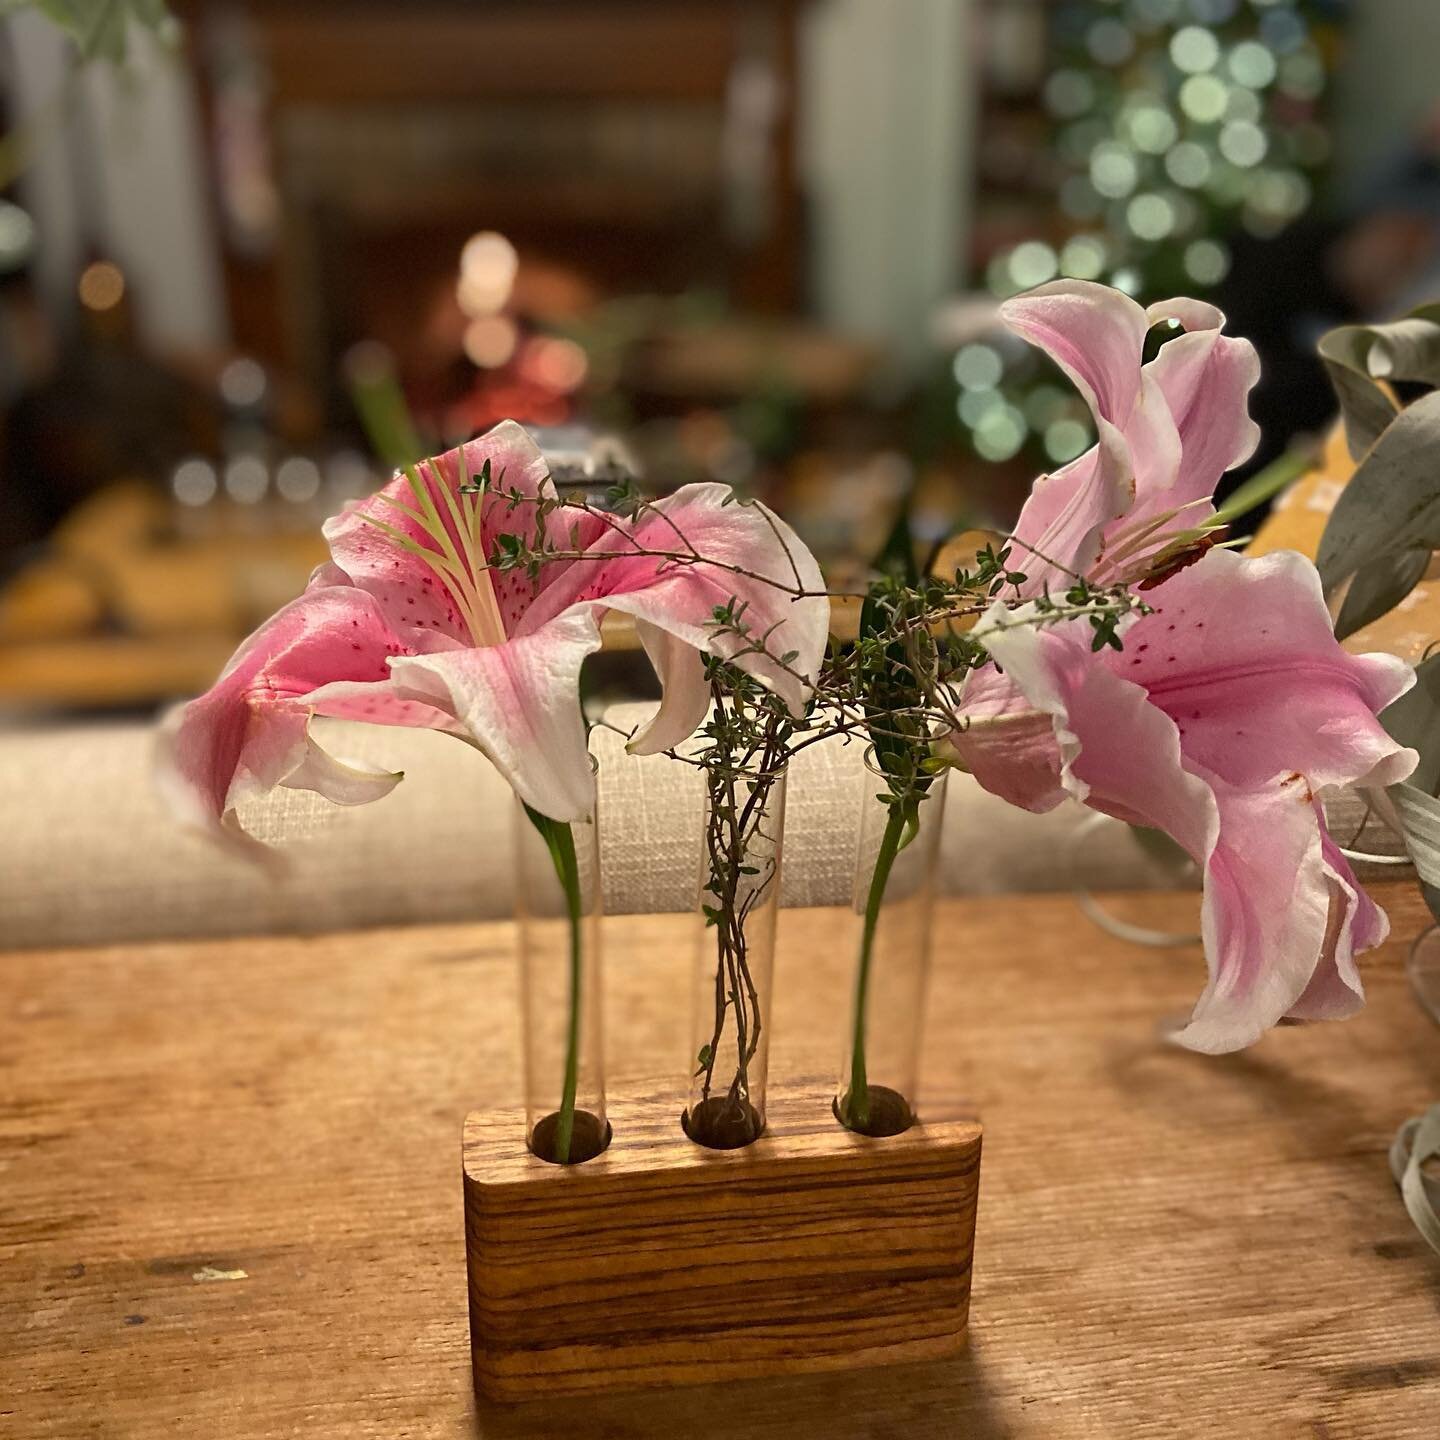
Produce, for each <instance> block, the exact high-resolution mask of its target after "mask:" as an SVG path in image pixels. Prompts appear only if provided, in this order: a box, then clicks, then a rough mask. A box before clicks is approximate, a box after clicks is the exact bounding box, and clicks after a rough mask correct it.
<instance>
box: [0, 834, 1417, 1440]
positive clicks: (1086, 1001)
mask: <svg viewBox="0 0 1440 1440" xmlns="http://www.w3.org/2000/svg"><path fill="white" fill-rule="evenodd" d="M465 859H466V857H462V856H454V857H448V858H447V859H445V860H444V861H443V863H439V864H437V870H436V883H437V884H458V883H466V882H465ZM1386 899H1387V901H1389V903H1390V908H1391V911H1392V917H1393V918H1394V919H1395V922H1396V924H1395V929H1396V935H1397V939H1396V940H1395V941H1394V942H1392V943H1391V944H1390V945H1389V946H1388V947H1386V949H1385V950H1383V951H1382V952H1380V953H1379V954H1378V955H1377V956H1376V957H1374V958H1373V959H1372V960H1371V962H1370V963H1369V964H1368V965H1367V967H1366V971H1365V974H1366V983H1367V986H1368V989H1369V992H1370V1005H1369V1008H1368V1009H1367V1011H1366V1012H1365V1013H1364V1014H1363V1015H1362V1016H1361V1017H1359V1018H1358V1019H1356V1020H1354V1021H1351V1022H1348V1023H1346V1024H1344V1025H1331V1026H1313V1027H1310V1026H1305V1027H1302V1026H1293V1027H1285V1028H1282V1029H1280V1030H1277V1031H1275V1032H1274V1033H1272V1034H1271V1035H1269V1036H1267V1037H1266V1038H1265V1039H1264V1040H1263V1041H1262V1042H1261V1043H1260V1044H1259V1045H1257V1046H1256V1047H1255V1048H1254V1049H1252V1050H1251V1051H1249V1052H1247V1053H1245V1054H1242V1055H1236V1056H1230V1057H1225V1058H1220V1059H1210V1058H1204V1057H1200V1056H1195V1055H1190V1054H1187V1053H1184V1052H1180V1051H1177V1050H1174V1049H1171V1048H1168V1047H1167V1046H1166V1045H1165V1044H1164V1043H1162V1041H1161V1040H1160V1039H1159V1038H1158V1034H1157V1021H1159V1020H1160V1019H1161V1018H1162V1017H1164V1016H1166V1015H1173V1014H1174V1013H1175V1012H1178V1011H1180V1010H1182V1009H1184V1007H1185V1006H1186V1005H1187V1004H1188V1003H1189V1002H1190V1001H1191V1000H1193V998H1194V996H1195V994H1196V993H1197V991H1198V986H1199V983H1200V976H1201V966H1202V962H1201V960H1200V957H1199V955H1198V952H1196V951H1195V950H1193V949H1190V950H1178V951H1168V952H1156V951H1147V950H1142V949H1137V948H1135V947H1132V946H1129V945H1126V944H1124V943H1122V942H1120V941H1117V940H1113V939H1110V938H1109V937H1107V936H1104V935H1102V934H1100V933H1099V932H1098V931H1096V930H1095V929H1093V928H1092V927H1091V926H1090V925H1089V924H1088V923H1087V922H1086V921H1084V920H1083V919H1082V918H1081V917H1080V916H1079V914H1078V913H1077V912H1076V910H1075V908H1074V906H1073V904H1072V903H1071V902H1070V901H1069V900H1068V899H1066V898H1063V897H1045V898H1040V897H1028V898H1024V899H1018V898H996V899H986V900H970V901H960V902H954V903H950V904H947V905H945V906H944V907H943V909H942V914H941V916H940V923H939V924H938V926H937V934H938V935H939V937H940V939H941V953H940V954H939V955H938V956H937V962H936V966H935V982H934V989H933V996H932V1001H931V1004H930V1005H929V1007H928V1012H927V1036H926V1039H927V1049H926V1057H927V1058H926V1073H927V1076H928V1078H929V1080H930V1082H931V1083H932V1084H933V1085H934V1086H935V1087H936V1088H941V1087H943V1088H947V1089H949V1088H953V1087H955V1086H957V1085H959V1086H963V1087H964V1088H965V1089H966V1090H968V1092H969V1094H970V1096H971V1097H972V1098H973V1100H974V1101H975V1102H976V1103H977V1105H978V1107H979V1109H980V1111H981V1113H982V1115H983V1117H984V1120H985V1126H986V1137H985V1163H984V1169H983V1175H982V1181H981V1191H980V1216H979V1232H978V1238H977V1243H976V1260H975V1290H974V1298H973V1309H972V1321H971V1343H970V1346H969V1348H968V1350H967V1352H966V1353H965V1354H964V1355H963V1356H962V1357H961V1358H960V1359H958V1360H950V1361H943V1362H933V1363H927V1364H923V1365H910V1366H904V1367H898V1368H894V1369H889V1370H880V1371H856V1372H853V1373H842V1374H835V1375H826V1376H814V1377H805V1378H796V1379H787V1380H779V1381H755V1382H750V1383H744V1384H738V1385H731V1386H724V1387H722V1386H704V1387H700V1388H698V1389H694V1390H679V1391H673V1392H657V1393H649V1394H633V1395H628V1394H627V1395H613V1396H607V1397H604V1398H601V1399H595V1398H590V1399H586V1400H583V1401H579V1400H576V1401H563V1402H562V1401H557V1402H554V1403H553V1404H547V1405H541V1406H530V1407H525V1408H516V1409H506V1408H503V1407H495V1408H489V1407H486V1408H484V1409H483V1410H481V1411H479V1412H478V1413H477V1410H476V1405H475V1401H474V1400H473V1398H472V1395H471V1386H470V1373H469V1363H468V1361H469V1356H468V1348H467V1343H466V1313H465V1312H466V1301H465V1288H466V1287H465V1247H464V1237H463V1232H462V1218H461V1183H460V1130H461V1123H462V1120H463V1117H464V1115H465V1113H466V1111H467V1110H469V1109H471V1108H473V1107H475V1106H477V1105H478V1106H485V1105H498V1104H504V1103H507V1102H510V1101H513V1099H514V1098H515V1084H516V1075H517V1058H518V1043H517V1042H518V1036H517V1021H516V1013H515V1006H516V991H515V983H514V974H513V968H514V967H513V952H512V941H513V934H512V930H511V928H510V927H509V926H508V925H506V924H490V925H474V926H466V927H446V928H432V929H417V930H393V931H384V932H370V933H363V934H350V935H336V936H325V937H319V938H307V939H293V940H287V939H265V940H244V939H238V940H232V941H222V942H213V941H212V942H206V943H203V944H175V943H170V944H164V945H153V946H125V947H115V948H110V949H95V950H88V951H81V950H74V951H64V952H59V951H52V952H13V953H10V954H0V1437H5V1440H9V1437H23V1440H32V1437H36V1440H39V1437H65V1440H81V1437H99V1440H117V1437H125V1440H131V1437H134V1440H151V1437H156V1440H160V1437H163V1440H176V1437H187V1440H188V1437H192V1436H193V1437H202V1436H203V1437H210V1436H215V1437H226V1440H232V1437H233V1440H248V1437H281V1436H286V1437H289V1436H305V1437H336V1440H339V1437H345V1440H363V1437H386V1440H395V1437H402V1436H403V1437H432V1436H433V1437H474V1436H476V1435H480V1436H484V1437H492V1436H493V1437H517V1440H521V1437H525V1440H528V1437H545V1440H550V1437H555V1440H559V1437H590V1436H594V1437H604V1440H632V1437H636V1440H638V1437H651V1436H653V1437H672V1436H673V1437H686V1440H703V1437H711V1436H714V1437H720V1436H725V1437H739V1440H745V1437H752V1436H753V1437H757V1440H822V1437H823V1440H848V1437H855V1440H860V1437H865V1440H902V1437H904V1440H939V1437H947V1440H948V1437H956V1436H979V1437H998V1436H1044V1437H1053V1436H1061V1437H1068V1436H1105V1437H1113V1436H1157V1437H1158V1436H1165V1437H1172V1436H1208V1435H1216V1436H1219V1435H1228V1436H1251V1435H1255V1436H1259V1435H1265V1436H1267V1437H1268V1436H1290V1435H1295V1436H1306V1437H1324V1440H1340V1437H1352V1436H1365V1437H1369V1436H1374V1437H1386V1440H1389V1437H1397V1436H1433V1435H1435V1434H1436V1433H1437V1432H1440V1262H1437V1261H1436V1260H1435V1258H1434V1257H1432V1256H1431V1255H1430V1253H1429V1252H1428V1251H1427V1250H1426V1249H1425V1248H1424V1246H1423V1245H1422V1243H1421V1242H1420V1240H1419V1239H1418V1237H1417V1236H1416V1235H1415V1233H1414V1232H1413V1230H1412V1229H1411V1227H1410V1223H1409V1221H1408V1219H1407V1218H1406V1216H1405V1213H1404V1211H1403V1209H1402V1208H1401V1206H1400V1204H1399V1201H1398V1198H1397V1196H1396V1193H1395V1190H1394V1187H1393V1185H1392V1183H1391V1180H1390V1177H1389V1174H1388V1171H1387V1168H1386V1162H1385V1151H1386V1147H1387V1145H1388V1142H1389V1140H1390V1137H1391V1134H1392V1133H1393V1131H1394V1129H1395V1127H1396V1126H1397V1125H1398V1124H1399V1123H1400V1122H1401V1121H1402V1120H1403V1119H1404V1118H1405V1117H1406V1116H1408V1115H1411V1114H1414V1113H1416V1112H1417V1111H1419V1110H1420V1109H1422V1108H1423V1107H1424V1106H1425V1105H1426V1104H1428V1103H1429V1102H1431V1101H1432V1100H1434V1099H1436V1098H1440V1035H1437V1033H1436V1030H1435V1027H1434V1026H1433V1025H1432V1024H1431V1022H1430V1021H1429V1020H1428V1019H1426V1018H1425V1017H1424V1015H1423V1014H1422V1013H1421V1012H1420V1011H1419V1009H1418V1008H1417V1007H1416V1005H1415V1004H1414V1002H1413V1000H1412V999H1411V997H1410V994H1409V992H1408V989H1407V987H1406V983H1405V980H1404V976H1403V973H1402V969H1401V965H1402V960H1403V954H1404V946H1405V944H1406V943H1408V940H1409V938H1410V937H1411V935H1413V934H1414V933H1416V931H1417V930H1418V928H1419V927H1420V926H1421V924H1422V923H1423V919H1422V914H1421V912H1420V910H1419V908H1418V904H1417V902H1416V901H1415V900H1413V899H1412V898H1410V897H1409V896H1408V895H1405V894H1403V893H1402V894H1400V895H1396V896H1387V897H1386ZM1127 903H1129V904H1131V905H1132V911H1131V913H1132V914H1134V913H1137V912H1136V911H1135V910H1134V908H1133V907H1134V906H1139V905H1141V904H1142V903H1143V906H1144V918H1148V919H1149V920H1150V921H1151V922H1152V923H1159V924H1163V925H1166V926H1170V927H1173V926H1176V925H1184V924H1185V923H1186V921H1187V918H1190V917H1191V916H1193V906H1194V901H1193V897H1181V896H1173V897H1172V896H1163V897H1147V899H1146V900H1145V901H1144V902H1141V901H1140V900H1134V901H1131V902H1127ZM837 924H838V922H837V917H836V916H835V915H834V914H832V913H829V912H824V911H790V912H786V914H785V915H784V916H783V918H782V934H781V952H780V971H779V978H778V984H777V1001H776V1018H775V1029H774V1041H773V1051H772V1056H773V1060H772V1063H773V1065H774V1068H775V1070H776V1072H778V1073H781V1074H795V1075H803V1074H806V1073H814V1072H815V1071H816V1070H817V1069H822V1070H823V1069H824V1067H825V1066H826V1065H827V1064H828V1063H830V1062H832V1061H834V1062H838V1057H839V1052H840V1050H841V1044H842V1042H841V1038H840V1037H841V1028H842V1024H843V1012H844V1007H845V998H846V986H845V978H846V977H845V970H846V964H845V957H844V954H843V951H844V946H843V944H842V943H840V938H839V936H840V932H839V930H838V928H837ZM607 926H608V932H609V946H610V949H609V957H608V958H609V972H610V987H609V992H608V997H607V1003H608V1009H609V1019H610V1022H611V1023H610V1035H611V1049H612V1063H611V1088H612V1090H614V1091H621V1090H623V1088H624V1086H625V1085H626V1083H627V1080H631V1081H633V1080H634V1077H637V1076H641V1075H646V1074H650V1073H653V1072H654V1071H655V1070H656V1067H657V1065H663V1064H664V1062H665V1061H666V1059H667V1058H674V1057H679V1056H681V1055H682V1054H683V1053H684V1047H685V1034H686V1022H685V1015H684V1013H683V1012H684V1005H685V1003H686V1000H687V997H688V991H687V987H686V984H685V982H686V978H687V971H688V965H689V956H690V950H691V934H692V932H691V930H690V929H689V927H688V924H687V922H686V921H684V920H681V919H678V918H674V917H643V918H632V917H627V918H625V919H623V920H614V921H610V922H607Z"/></svg>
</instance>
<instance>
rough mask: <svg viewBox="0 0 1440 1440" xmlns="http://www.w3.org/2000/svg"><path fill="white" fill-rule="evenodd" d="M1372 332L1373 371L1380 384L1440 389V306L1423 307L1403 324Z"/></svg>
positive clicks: (1402, 322)
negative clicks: (1409, 382)
mask: <svg viewBox="0 0 1440 1440" xmlns="http://www.w3.org/2000/svg"><path fill="white" fill-rule="evenodd" d="M1372 329H1373V330H1374V332H1375V342H1374V345H1373V346H1372V347H1371V351H1370V357H1369V368H1370V373H1371V374H1372V375H1373V376H1374V377H1375V378H1376V379H1377V380H1418V381H1420V382H1421V383H1423V384H1426V385H1432V386H1434V385H1440V304H1433V305H1421V306H1420V307H1419V308H1418V309H1415V310H1412V311H1411V312H1410V313H1409V315H1407V316H1406V317H1405V318H1404V319H1403V320H1394V321H1391V323H1390V324H1388V325H1376V326H1373V327H1372Z"/></svg>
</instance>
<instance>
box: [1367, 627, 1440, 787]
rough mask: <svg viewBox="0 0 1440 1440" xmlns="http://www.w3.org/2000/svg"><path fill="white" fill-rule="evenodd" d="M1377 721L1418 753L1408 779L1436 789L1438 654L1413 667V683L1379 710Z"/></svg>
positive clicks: (1439, 761)
mask: <svg viewBox="0 0 1440 1440" xmlns="http://www.w3.org/2000/svg"><path fill="white" fill-rule="evenodd" d="M1380 723H1381V724H1382V725H1383V726H1384V727H1385V730H1386V733H1387V734H1388V735H1389V736H1390V737H1391V739H1394V740H1398V741H1399V742H1400V743H1401V744H1402V745H1408V746H1409V747H1410V749H1412V750H1417V751H1419V753H1420V764H1419V765H1418V766H1417V767H1416V769H1415V773H1414V774H1413V775H1411V776H1410V779H1409V781H1408V783H1409V784H1410V785H1414V786H1418V787H1419V788H1420V789H1421V790H1425V791H1428V792H1429V793H1430V794H1432V795H1433V794H1434V793H1435V792H1436V791H1437V790H1440V655H1432V656H1431V657H1430V658H1429V659H1428V660H1422V661H1421V662H1420V664H1419V665H1417V666H1416V667H1415V683H1414V684H1413V685H1412V686H1411V687H1410V688H1409V689H1408V690H1407V691H1406V692H1405V693H1404V694H1403V695H1402V696H1401V697H1400V698H1399V699H1398V700H1396V701H1395V702H1394V703H1393V704H1391V705H1388V706H1386V708H1385V709H1384V710H1383V711H1381V714H1380Z"/></svg>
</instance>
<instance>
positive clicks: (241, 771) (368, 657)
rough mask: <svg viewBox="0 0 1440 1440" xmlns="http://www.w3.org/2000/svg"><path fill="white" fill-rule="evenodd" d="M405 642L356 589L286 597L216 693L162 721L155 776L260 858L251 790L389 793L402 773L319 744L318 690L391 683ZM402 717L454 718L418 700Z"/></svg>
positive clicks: (177, 801) (339, 797) (175, 801)
mask: <svg viewBox="0 0 1440 1440" xmlns="http://www.w3.org/2000/svg"><path fill="white" fill-rule="evenodd" d="M401 649H402V647H401V644H400V642H399V640H398V639H397V638H396V637H395V635H394V634H393V633H392V632H391V630H390V629H389V627H388V626H387V625H386V623H385V620H384V617H383V616H382V615H381V613H380V611H379V609H378V607H377V606H376V604H375V602H374V600H373V599H372V597H371V596H369V595H367V594H366V593H365V592H364V591H361V590H356V589H354V588H353V587H351V586H348V585H340V586H337V585H325V584H320V585H316V586H313V587H312V588H311V589H310V590H308V591H307V592H306V593H305V594H304V595H302V596H301V597H300V598H299V599H298V600H294V601H292V602H291V603H290V604H289V605H287V606H285V608H284V609H282V610H281V611H279V613H278V614H276V615H274V616H272V617H271V618H270V619H269V620H267V621H266V622H265V624H264V625H262V626H261V627H260V628H259V629H258V630H256V631H255V633H254V634H253V635H251V636H250V637H249V639H247V640H246V641H244V643H243V644H242V645H241V646H240V648H239V649H238V650H237V651H236V653H235V655H234V656H233V658H232V659H231V661H230V663H229V664H228V665H227V666H226V668H225V670H224V672H223V673H222V675H221V676H220V679H219V680H218V681H216V683H215V684H214V685H213V686H212V687H211V688H210V690H208V691H207V692H206V693H205V694H204V695H202V696H200V697H199V698H198V699H196V700H191V701H189V702H187V703H186V704H183V705H178V706H176V707H174V708H173V709H172V710H171V711H170V712H169V713H168V714H167V715H166V716H165V718H164V719H163V720H162V722H161V725H160V731H159V738H158V747H157V756H156V775H157V781H158V783H159V785H160V789H161V792H162V794H163V795H164V797H165V798H166V800H167V801H168V803H169V805H170V807H171V809H172V810H173V811H174V812H175V814H176V816H177V818H178V819H180V820H181V821H182V822H183V823H187V824H189V825H191V826H193V827H195V828H198V829H200V830H202V831H204V832H206V833H208V834H210V835H211V836H213V837H214V838H216V839H218V840H220V841H222V842H223V843H225V844H226V845H227V846H228V847H230V848H232V849H234V850H237V851H239V852H241V853H244V854H247V855H249V856H251V857H258V856H259V855H261V854H262V853H263V851H264V847H263V846H261V845H260V844H259V842H257V841H255V840H253V839H251V838H250V837H249V836H247V835H246V834H245V833H244V831H243V830H242V829H241V826H240V821H239V808H240V807H241V805H242V804H243V803H244V801H245V800H247V799H249V798H252V797H255V796H259V795H263V794H267V793H268V792H269V791H271V790H273V789H274V788H275V787H276V786H286V787H288V788H291V789H298V790H313V791H315V792H317V793H318V794H320V795H323V796H325V797H326V798H327V799H329V800H332V801H334V802H336V803H337V804H341V805H361V804H364V803H366V802H367V801H370V800H377V799H379V798H380V797H381V796H382V795H386V794H388V793H389V792H390V791H391V790H392V789H393V788H394V787H395V786H396V785H397V784H398V783H399V781H400V778H401V777H400V775H399V774H396V773H391V772H385V771H375V770H371V769H367V768H364V767H358V766H354V765H350V764H346V763H345V762H343V761H340V760H337V759H336V758H335V757H333V756H331V755H329V754H328V753H327V752H326V751H324V750H323V749H321V747H320V746H319V745H318V744H317V743H316V742H315V740H314V739H313V738H312V736H311V735H310V730H309V722H310V716H311V715H312V714H313V713H314V711H315V709H316V707H315V705H314V704H313V703H312V700H311V696H312V695H313V693H314V692H315V690H316V687H317V686H320V685H323V684H325V683H326V682H333V683H338V684H341V685H350V686H358V687H362V688H363V687H374V688H378V689H380V690H383V689H384V688H385V686H386V683H387V677H388V673H389V672H388V668H387V666H388V662H389V660H390V659H391V658H392V657H393V656H394V655H396V654H399V653H401ZM389 723H397V722H396V721H395V720H394V719H393V717H392V719H391V720H390V722H389ZM403 723H406V724H412V725H423V726H434V727H444V726H446V725H447V724H448V723H449V722H448V720H447V719H446V717H445V716H443V715H441V714H440V713H439V712H437V711H434V710H429V709H423V708H422V707H420V706H415V707H413V709H412V711H411V713H410V714H409V716H408V718H407V719H406V720H405V721H404V722H403Z"/></svg>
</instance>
